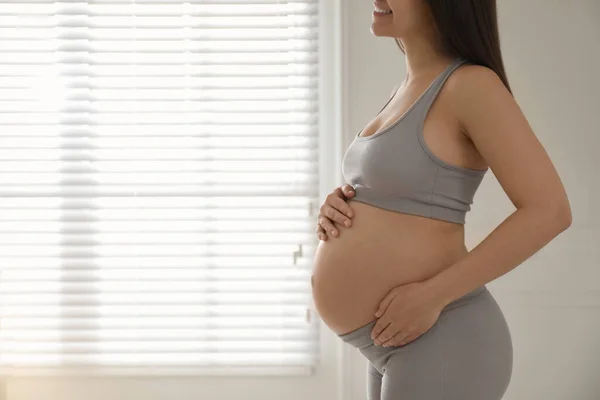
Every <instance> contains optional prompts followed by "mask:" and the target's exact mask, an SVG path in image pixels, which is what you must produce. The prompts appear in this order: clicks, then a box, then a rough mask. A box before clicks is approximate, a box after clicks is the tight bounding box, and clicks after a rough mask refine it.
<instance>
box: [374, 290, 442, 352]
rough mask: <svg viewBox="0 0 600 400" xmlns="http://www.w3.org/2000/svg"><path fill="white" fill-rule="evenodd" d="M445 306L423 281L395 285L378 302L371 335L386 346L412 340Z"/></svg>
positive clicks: (427, 326) (427, 327)
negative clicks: (375, 319)
mask: <svg viewBox="0 0 600 400" xmlns="http://www.w3.org/2000/svg"><path fill="white" fill-rule="evenodd" d="M444 306H445V304H444V303H443V302H442V301H441V300H440V299H439V298H438V297H437V296H435V294H433V293H431V291H429V290H428V289H427V288H426V286H425V285H424V284H423V282H412V283H407V284H404V285H400V286H396V287H395V288H393V289H392V290H390V291H389V292H388V293H387V294H386V296H385V297H384V298H383V299H382V300H381V302H380V304H379V309H378V310H377V312H376V313H375V317H378V318H379V319H378V320H377V323H376V324H375V326H374V327H373V330H372V331H371V338H372V339H373V340H374V341H375V344H376V345H383V346H384V347H388V346H402V345H405V344H407V343H410V342H412V341H413V340H415V339H417V338H418V337H419V336H421V335H422V334H424V333H425V332H427V331H428V330H429V329H430V328H431V327H432V326H433V325H435V323H436V321H437V320H438V318H439V316H440V313H441V312H442V309H443V308H444Z"/></svg>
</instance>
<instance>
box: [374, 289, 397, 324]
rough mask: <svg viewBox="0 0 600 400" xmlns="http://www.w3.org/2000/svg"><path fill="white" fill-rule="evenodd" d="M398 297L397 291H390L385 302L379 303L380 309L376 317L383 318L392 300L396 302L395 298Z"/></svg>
mask: <svg viewBox="0 0 600 400" xmlns="http://www.w3.org/2000/svg"><path fill="white" fill-rule="evenodd" d="M396 295H397V292H396V291H394V290H390V291H389V292H388V294H386V295H385V297H384V298H383V300H381V301H380V302H379V308H378V309H377V311H376V312H375V316H376V317H377V318H379V317H381V316H382V315H383V314H384V313H385V312H386V310H387V308H388V307H389V306H390V304H392V300H394V297H396Z"/></svg>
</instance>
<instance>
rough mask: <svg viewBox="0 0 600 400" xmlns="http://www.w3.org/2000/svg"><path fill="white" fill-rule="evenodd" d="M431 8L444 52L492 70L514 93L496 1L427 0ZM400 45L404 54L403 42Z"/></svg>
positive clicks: (398, 42) (397, 41)
mask: <svg viewBox="0 0 600 400" xmlns="http://www.w3.org/2000/svg"><path fill="white" fill-rule="evenodd" d="M423 1H425V2H426V3H427V4H428V5H429V7H430V8H431V11H432V15H433V18H434V20H435V24H436V26H437V29H438V31H439V33H440V35H441V40H442V45H443V47H444V50H445V51H446V52H448V53H449V54H450V55H451V56H454V57H457V56H460V57H462V58H464V59H466V60H467V61H469V62H471V63H472V64H478V65H483V66H485V67H488V68H490V69H491V70H493V71H494V72H496V74H498V76H499V77H500V79H501V80H502V82H503V83H504V85H505V86H506V88H507V89H508V91H509V92H510V93H511V94H513V92H512V90H511V88H510V84H509V83H508V78H507V77H506V71H505V69H504V63H503V61H502V52H501V50H500V34H499V32H498V13H497V10H496V0H459V1H457V0H423ZM395 41H396V44H397V45H398V47H400V50H402V52H403V53H404V52H405V51H404V47H403V46H402V42H400V40H398V39H395Z"/></svg>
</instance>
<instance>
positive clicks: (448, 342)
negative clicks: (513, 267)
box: [340, 285, 513, 400]
mask: <svg viewBox="0 0 600 400" xmlns="http://www.w3.org/2000/svg"><path fill="white" fill-rule="evenodd" d="M375 322H376V321H375V320H374V321H371V322H370V323H369V324H367V325H365V326H362V327H360V328H358V329H356V330H354V331H352V332H349V333H346V334H343V335H340V338H341V339H342V340H343V341H344V342H346V343H349V344H350V345H352V346H354V347H356V348H358V350H359V351H360V352H361V353H362V354H363V355H364V356H365V357H366V358H367V360H368V362H367V392H368V394H367V398H368V400H497V399H501V398H502V396H503V395H504V393H505V392H506V389H507V388H508V383H509V382H510V378H511V375H512V364H513V347H512V341H511V336H510V331H509V328H508V325H507V323H506V320H505V319H504V315H503V313H502V311H501V310H500V307H499V306H498V304H497V303H496V300H495V299H494V297H493V296H492V294H491V293H490V292H489V291H488V289H487V287H486V286H485V285H484V286H480V287H479V288H477V289H475V290H474V291H472V292H470V293H467V294H466V295H464V296H463V297H461V298H459V299H457V300H454V301H453V302H451V303H450V304H448V305H446V307H445V308H444V309H443V310H442V312H441V313H440V317H439V318H438V320H437V321H436V323H435V324H434V325H433V326H432V327H431V329H429V330H428V331H427V332H425V333H424V334H423V335H421V336H419V337H418V338H417V339H415V340H414V341H412V342H410V343H408V344H406V345H404V346H395V347H381V346H377V345H375V344H374V343H373V340H372V339H371V330H372V329H373V326H374V325H375Z"/></svg>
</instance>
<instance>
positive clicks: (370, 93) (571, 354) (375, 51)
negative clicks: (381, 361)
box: [342, 0, 600, 400]
mask: <svg viewBox="0 0 600 400" xmlns="http://www.w3.org/2000/svg"><path fill="white" fill-rule="evenodd" d="M345 5H346V7H347V8H348V9H347V14H346V15H347V20H346V21H344V23H345V26H346V36H345V44H344V52H345V61H346V62H347V65H346V75H345V84H346V85H347V87H346V88H345V92H346V93H345V95H346V96H347V97H346V104H345V105H346V107H345V109H344V115H346V116H347V117H346V127H347V128H346V130H345V134H344V135H345V137H344V147H343V149H342V151H343V150H345V148H346V147H347V145H348V143H349V141H350V140H352V137H353V135H355V134H356V132H357V131H358V130H359V129H361V128H362V127H363V126H364V125H365V124H366V123H367V122H368V121H369V120H370V119H371V118H372V117H373V116H374V115H375V113H376V112H377V110H378V109H379V108H380V107H381V106H382V105H383V102H384V101H385V99H387V96H388V95H389V93H390V91H391V89H392V87H393V85H394V84H397V83H400V82H401V80H402V79H403V77H404V58H403V54H402V53H401V52H400V50H399V49H398V48H397V46H396V44H395V43H394V41H393V39H391V38H378V37H375V36H373V35H372V34H371V33H370V21H371V10H372V4H371V2H368V1H352V2H345ZM498 11H499V23H500V31H501V44H502V50H503V55H504V61H505V65H506V69H507V74H508V78H509V81H510V83H511V86H512V88H513V92H514V94H515V97H516V99H517V101H518V103H519V104H520V106H521V108H522V110H523V112H524V113H525V115H526V116H527V118H528V120H529V122H530V124H531V125H532V127H533V129H534V131H535V133H536V135H537V136H538V138H539V139H540V141H541V142H542V144H543V145H544V147H545V149H546V150H547V152H548V153H549V155H550V157H551V158H552V160H553V162H554V164H555V166H556V168H557V169H558V171H559V174H560V176H561V178H562V180H563V183H564V184H565V186H566V189H567V192H568V195H569V199H570V201H571V206H572V211H573V224H572V226H571V228H570V229H569V230H567V231H565V232H564V233H563V234H561V235H560V236H559V237H557V238H556V239H555V240H554V241H553V242H551V243H550V245H549V246H548V247H546V248H544V249H542V250H541V251H540V252H538V253H537V254H536V255H534V256H533V257H532V258H530V259H529V260H527V261H526V262H525V263H523V264H521V265H520V266H518V267H517V268H516V269H515V270H513V271H511V272H510V273H508V274H506V275H504V276H503V277H501V278H499V279H497V280H496V281H493V282H491V283H489V284H488V288H489V289H490V291H491V292H492V293H493V295H494V296H495V297H496V299H497V300H498V303H499V304H500V306H501V307H502V309H503V311H504V313H505V315H506V318H507V320H508V323H509V325H510V328H511V331H512V335H513V342H514V343H513V345H514V350H515V353H514V370H513V377H512V380H511V384H510V386H509V389H508V392H507V394H506V396H505V399H506V400H529V399H544V400H564V399H569V400H571V399H572V400H592V399H594V400H597V399H599V398H600V379H598V378H599V377H600V376H599V375H598V372H597V371H598V370H600V246H599V244H600V213H598V212H597V205H598V204H600V177H599V176H598V174H599V173H600V156H599V154H600V129H599V128H600V107H599V106H600V100H599V96H600V75H599V73H600V24H599V23H598V21H599V20H600V1H598V0H570V1H567V0H526V1H523V0H501V1H498ZM513 210H514V208H513V206H512V204H511V203H510V201H509V200H508V198H507V197H506V195H505V194H504V192H503V190H502V188H501V186H500V185H499V184H498V181H497V180H496V179H495V177H494V176H493V173H488V175H486V178H485V179H484V181H483V183H482V186H481V188H480V190H479V192H478V194H477V195H476V197H475V200H474V206H473V209H472V211H471V213H470V214H469V215H468V217H467V218H468V220H467V226H466V231H467V241H468V246H469V248H472V247H474V246H475V245H476V244H477V243H479V242H480V241H481V240H482V239H483V238H484V237H485V236H486V235H487V234H488V233H489V232H490V231H491V230H492V229H494V227H495V226H496V225H498V224H499V223H500V222H501V221H502V220H503V219H504V218H506V217H507V216H508V215H509V214H510V213H511V212H512V211H513ZM482 267H484V266H482ZM345 346H347V345H345ZM348 347H349V346H348ZM346 352H347V353H348V354H350V356H349V358H350V360H351V362H350V365H351V367H350V368H349V370H348V371H347V373H346V374H345V382H346V384H347V385H350V386H351V387H349V388H347V390H346V393H347V397H346V400H358V399H364V398H365V397H364V393H365V375H364V374H365V371H364V367H365V361H364V359H363V358H362V356H361V355H360V354H359V353H358V352H357V351H355V350H354V349H348V348H346Z"/></svg>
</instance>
